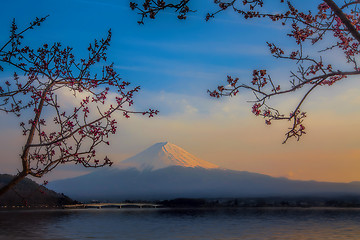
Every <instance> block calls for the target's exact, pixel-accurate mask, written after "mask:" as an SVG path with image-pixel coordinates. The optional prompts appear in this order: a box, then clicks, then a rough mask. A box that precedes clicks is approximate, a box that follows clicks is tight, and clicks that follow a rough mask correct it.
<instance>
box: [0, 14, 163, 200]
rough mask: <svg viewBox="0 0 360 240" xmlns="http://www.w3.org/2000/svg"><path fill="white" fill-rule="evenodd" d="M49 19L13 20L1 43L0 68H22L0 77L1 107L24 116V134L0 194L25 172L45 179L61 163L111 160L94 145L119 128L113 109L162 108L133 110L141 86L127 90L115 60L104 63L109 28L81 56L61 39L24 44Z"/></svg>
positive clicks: (126, 111)
mask: <svg viewBox="0 0 360 240" xmlns="http://www.w3.org/2000/svg"><path fill="white" fill-rule="evenodd" d="M45 20H46V17H45V18H37V19H36V20H35V21H33V22H31V23H30V25H29V26H28V27H27V28H25V29H23V30H21V31H19V30H18V27H17V25H16V24H15V21H13V24H12V26H11V34H10V39H9V41H8V42H6V43H5V44H4V45H3V46H2V47H0V63H1V67H0V69H1V71H3V70H4V68H5V67H9V68H13V69H15V70H16V71H17V72H19V73H21V74H18V73H16V72H15V73H14V75H13V78H12V79H11V80H8V81H4V80H2V81H1V82H0V110H1V111H3V112H6V113H13V114H15V115H16V116H18V117H21V118H23V122H21V124H20V126H21V128H22V131H23V134H24V135H25V136H26V143H25V144H24V146H23V148H22V151H21V154H20V155H21V157H20V161H21V163H22V170H21V171H19V173H18V174H17V175H16V176H15V177H14V178H13V179H12V180H11V181H10V182H9V183H8V184H6V185H4V186H3V187H2V188H1V189H0V195H2V194H3V193H5V192H6V191H7V190H9V189H10V188H11V187H13V186H14V185H15V184H17V183H18V182H19V181H20V180H22V179H23V178H25V177H26V176H28V175H31V176H33V177H37V178H41V177H42V176H44V175H45V174H46V173H48V172H50V171H52V170H53V169H55V168H56V167H57V166H58V165H61V164H65V163H76V164H81V165H83V166H84V167H94V168H97V167H102V166H105V165H111V164H112V162H111V161H110V160H109V159H108V158H107V157H105V158H104V159H102V160H100V159H98V158H96V147H97V146H99V145H101V144H107V145H108V144H109V141H108V137H109V135H111V134H115V133H116V129H117V122H116V120H115V119H114V115H115V113H116V112H122V114H123V116H124V117H126V118H129V117H130V114H132V113H141V114H143V115H148V116H149V117H153V116H154V115H155V114H157V113H158V111H157V110H153V109H149V110H148V111H145V112H134V111H131V110H129V106H131V105H132V104H133V96H134V94H135V93H136V92H138V91H139V89H140V87H135V88H132V89H128V86H129V84H130V83H129V82H126V81H123V80H122V79H121V78H120V76H119V74H118V73H117V72H116V71H115V70H114V68H113V64H109V65H103V66H102V65H100V62H102V61H104V62H105V61H106V60H107V57H106V51H107V49H108V47H109V45H110V39H111V31H110V30H109V32H108V35H107V37H106V38H104V39H101V40H99V41H98V40H95V41H94V42H93V43H92V44H90V45H89V47H88V56H87V57H86V58H82V59H80V60H77V59H76V58H75V56H74V55H73V53H72V52H73V49H72V48H70V47H62V46H61V43H54V44H52V45H48V44H44V45H43V46H41V47H40V48H38V49H34V48H32V47H31V46H26V45H23V43H22V41H23V37H24V33H25V32H28V31H29V30H31V29H33V28H35V27H37V26H40V25H41V24H42V23H43V22H44V21H45ZM99 68H100V69H101V70H100V71H96V70H97V69H99ZM66 91H67V92H71V93H72V95H73V98H72V99H71V103H72V104H70V105H69V103H68V102H65V101H64V99H63V98H64V93H66ZM25 119H27V120H26V121H25Z"/></svg>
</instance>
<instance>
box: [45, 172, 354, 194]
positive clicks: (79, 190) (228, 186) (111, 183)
mask: <svg viewBox="0 0 360 240" xmlns="http://www.w3.org/2000/svg"><path fill="white" fill-rule="evenodd" d="M49 187H51V188H53V189H54V190H57V191H60V192H64V193H66V194H68V195H69V196H70V197H73V198H75V199H77V200H92V199H97V200H102V201H104V200H112V201H121V200H125V199H171V198H179V197H190V198H223V197H261V196H265V197H266V196H300V195H316V196H322V195H323V196H325V195H326V196H327V195H344V194H360V188H359V186H354V185H353V184H347V183H326V182H315V181H292V180H289V179H285V178H274V177H270V176H267V175H262V174H257V173H250V172H242V171H232V170H226V169H204V168H186V167H180V166H171V167H167V168H162V169H158V170H155V171H139V170H137V169H134V168H132V169H124V170H115V171H114V170H112V169H102V170H100V171H96V172H94V173H91V174H88V175H85V176H80V177H77V178H73V179H66V180H60V181H56V182H53V183H51V184H50V186H49Z"/></svg>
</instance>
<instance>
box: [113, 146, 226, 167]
mask: <svg viewBox="0 0 360 240" xmlns="http://www.w3.org/2000/svg"><path fill="white" fill-rule="evenodd" d="M120 166H122V167H124V166H127V167H136V168H137V169H139V170H157V169H160V168H166V167H169V166H182V167H193V168H194V167H202V168H206V169H209V168H218V167H219V166H217V165H215V164H213V163H210V162H207V161H204V160H202V159H200V158H197V157H195V156H194V155H192V154H190V153H188V152H187V151H185V150H184V149H182V148H180V147H178V146H176V145H175V144H172V143H169V142H160V143H156V144H154V145H152V146H151V147H149V148H147V149H146V150H144V151H142V152H140V153H139V154H137V155H135V156H133V157H130V158H128V159H126V160H124V161H122V162H121V163H120Z"/></svg>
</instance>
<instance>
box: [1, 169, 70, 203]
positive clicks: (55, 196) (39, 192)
mask: <svg viewBox="0 0 360 240" xmlns="http://www.w3.org/2000/svg"><path fill="white" fill-rule="evenodd" d="M12 178H13V176H11V175H9V174H0V187H1V186H3V185H5V184H6V183H8V182H10V181H11V179H12ZM73 202H74V201H73V200H71V199H70V198H69V197H67V196H65V195H63V194H59V193H56V192H54V191H51V190H49V189H47V188H45V187H43V186H40V185H39V184H37V183H36V182H34V181H32V180H30V179H28V178H25V179H24V180H22V181H21V182H20V183H18V184H17V185H15V186H14V188H13V189H10V190H9V191H8V192H6V193H5V194H4V195H2V196H0V206H24V205H26V206H30V207H40V206H44V205H46V206H51V207H56V206H61V205H63V204H71V203H73Z"/></svg>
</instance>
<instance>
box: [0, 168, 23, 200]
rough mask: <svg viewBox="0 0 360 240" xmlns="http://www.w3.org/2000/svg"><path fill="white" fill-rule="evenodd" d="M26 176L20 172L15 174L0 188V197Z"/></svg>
mask: <svg viewBox="0 0 360 240" xmlns="http://www.w3.org/2000/svg"><path fill="white" fill-rule="evenodd" d="M26 176H27V173H26V172H20V173H19V174H17V175H16V176H15V177H14V178H13V179H12V180H11V181H10V182H9V183H7V184H6V185H5V186H3V187H2V188H0V196H2V195H3V194H5V193H6V192H7V191H8V190H10V189H11V188H12V187H13V186H15V185H16V184H18V183H19V182H20V181H21V180H23V179H24V178H25V177H26Z"/></svg>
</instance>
